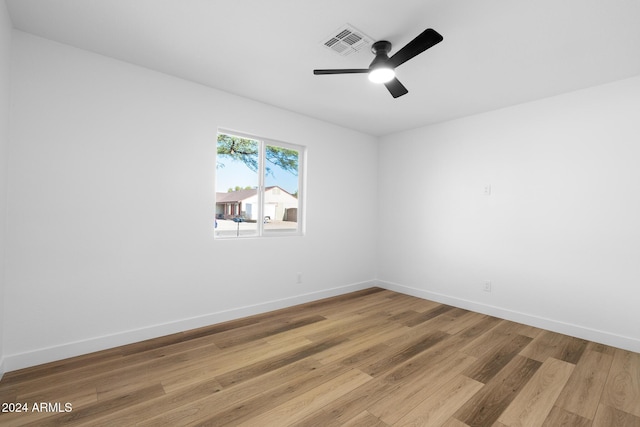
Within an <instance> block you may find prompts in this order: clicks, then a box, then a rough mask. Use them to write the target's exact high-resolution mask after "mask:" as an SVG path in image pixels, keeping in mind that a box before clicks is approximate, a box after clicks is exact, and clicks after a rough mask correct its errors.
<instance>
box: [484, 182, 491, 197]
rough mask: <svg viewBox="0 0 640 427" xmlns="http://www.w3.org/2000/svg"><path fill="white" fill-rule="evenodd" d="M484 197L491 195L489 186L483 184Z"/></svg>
mask: <svg viewBox="0 0 640 427" xmlns="http://www.w3.org/2000/svg"><path fill="white" fill-rule="evenodd" d="M484 195H485V196H490V195H491V184H485V185H484Z"/></svg>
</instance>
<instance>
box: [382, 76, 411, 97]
mask: <svg viewBox="0 0 640 427" xmlns="http://www.w3.org/2000/svg"><path fill="white" fill-rule="evenodd" d="M384 85H385V86H386V87H387V89H389V93H391V96H393V97H394V98H398V97H399V96H402V95H406V94H408V93H409V91H408V90H407V88H406V87H404V85H403V84H402V83H400V80H398V79H397V78H395V77H394V78H393V80H391V81H388V82H386V83H385V84H384Z"/></svg>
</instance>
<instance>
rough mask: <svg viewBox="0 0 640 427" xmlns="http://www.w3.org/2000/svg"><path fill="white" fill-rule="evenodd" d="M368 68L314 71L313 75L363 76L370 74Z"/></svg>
mask: <svg viewBox="0 0 640 427" xmlns="http://www.w3.org/2000/svg"><path fill="white" fill-rule="evenodd" d="M368 72H369V69H368V68H345V69H342V70H313V74H315V75H322V74H361V73H368Z"/></svg>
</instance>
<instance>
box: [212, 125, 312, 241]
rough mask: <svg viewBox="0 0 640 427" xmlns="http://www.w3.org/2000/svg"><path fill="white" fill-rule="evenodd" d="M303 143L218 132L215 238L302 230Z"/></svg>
mask: <svg viewBox="0 0 640 427" xmlns="http://www.w3.org/2000/svg"><path fill="white" fill-rule="evenodd" d="M304 155H305V148H304V147H303V146H300V145H296V144H289V143H284V142H279V141H272V140H268V139H265V138H258V137H254V136H249V135H244V134H241V133H237V132H226V131H220V132H219V133H218V138H217V150H216V178H215V183H216V211H215V226H214V227H215V233H214V235H215V237H216V238H222V239H224V238H242V237H260V236H287V235H289V236H292V235H293V236H296V235H302V233H303V227H302V226H303V224H302V219H303V215H302V213H303V212H302V211H303V203H302V194H303V188H302V185H303V182H304V180H303V165H304Z"/></svg>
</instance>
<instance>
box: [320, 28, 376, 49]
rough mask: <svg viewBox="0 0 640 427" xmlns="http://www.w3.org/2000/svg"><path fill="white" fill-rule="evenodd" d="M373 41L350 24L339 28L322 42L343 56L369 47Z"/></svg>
mask: <svg viewBox="0 0 640 427" xmlns="http://www.w3.org/2000/svg"><path fill="white" fill-rule="evenodd" d="M372 43H373V40H372V39H371V37H369V36H367V35H366V34H364V33H363V32H362V31H360V30H358V29H356V28H354V27H352V26H351V25H349V24H345V25H343V26H342V27H340V28H338V29H337V30H336V31H334V32H333V33H331V35H329V36H328V37H327V38H325V39H324V40H323V41H322V44H324V46H325V47H326V48H327V49H331V50H333V51H334V52H336V53H338V54H340V55H342V56H347V55H350V54H352V53H354V52H358V51H359V50H361V49H363V48H368V47H369V46H371V44H372Z"/></svg>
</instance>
